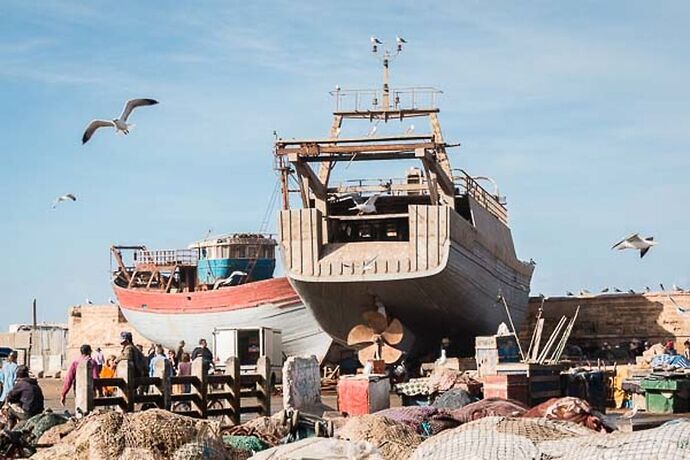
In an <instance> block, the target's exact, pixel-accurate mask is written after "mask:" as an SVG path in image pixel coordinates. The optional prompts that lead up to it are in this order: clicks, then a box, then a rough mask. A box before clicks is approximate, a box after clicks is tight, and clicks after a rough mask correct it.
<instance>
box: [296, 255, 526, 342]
mask: <svg viewBox="0 0 690 460" xmlns="http://www.w3.org/2000/svg"><path fill="white" fill-rule="evenodd" d="M489 265H490V264H489V263H487V262H486V261H484V260H481V259H478V258H476V257H473V256H472V254H470V253H468V251H466V250H464V249H463V248H462V247H459V246H456V245H453V246H452V247H451V251H450V256H449V259H448V263H447V265H446V267H445V268H444V270H442V271H441V272H439V273H437V274H434V275H431V276H425V277H420V278H407V279H401V280H390V281H354V282H322V283H314V282H308V281H306V282H305V281H300V280H296V279H291V280H290V282H291V284H292V285H293V287H294V288H295V290H296V291H297V292H299V294H300V296H301V298H302V300H303V301H304V303H305V304H306V305H307V306H308V307H309V308H310V310H311V311H312V312H313V314H314V317H315V318H316V320H317V321H318V323H319V325H320V326H321V327H322V328H323V329H324V330H325V331H326V332H327V333H328V334H329V335H331V336H332V337H333V338H334V339H335V340H337V341H338V342H341V343H344V342H345V341H346V340H347V334H348V332H349V331H350V329H352V328H353V327H354V326H355V325H357V324H359V323H362V314H363V313H364V312H365V311H367V310H371V308H372V298H373V297H374V296H375V297H376V298H377V299H378V300H380V301H381V302H382V303H383V304H384V305H385V306H386V312H387V313H388V314H389V315H390V316H392V317H395V318H398V319H400V321H402V323H403V324H404V325H405V327H406V328H407V329H408V330H409V331H410V332H411V333H412V334H414V339H415V340H416V342H417V344H418V345H423V344H425V343H426V344H431V343H432V342H434V343H435V342H436V341H437V340H438V339H439V338H440V337H445V336H448V337H452V338H453V340H454V342H455V344H456V345H457V346H458V347H459V348H461V349H463V350H468V349H470V348H471V347H472V345H473V340H474V337H475V336H478V335H491V334H495V333H496V329H497V327H498V325H499V324H500V323H501V322H505V323H506V324H509V320H508V317H507V315H506V311H505V308H504V306H503V305H502V304H499V303H497V293H498V292H501V293H502V294H503V296H504V297H505V299H506V302H507V304H508V305H509V308H510V313H511V316H512V319H513V322H514V323H515V325H516V327H519V326H518V325H519V324H521V323H522V321H523V319H524V317H525V314H526V312H527V303H528V300H529V277H526V276H525V275H524V274H521V273H516V272H511V271H509V270H508V271H506V272H504V273H498V272H496V271H495V270H489V269H488V266H489ZM406 342H408V343H411V342H410V341H409V338H408V340H407V341H406ZM422 348H423V347H422Z"/></svg>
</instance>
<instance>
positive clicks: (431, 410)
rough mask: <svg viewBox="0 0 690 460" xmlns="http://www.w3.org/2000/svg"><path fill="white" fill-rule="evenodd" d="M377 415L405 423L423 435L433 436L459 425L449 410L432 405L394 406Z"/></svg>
mask: <svg viewBox="0 0 690 460" xmlns="http://www.w3.org/2000/svg"><path fill="white" fill-rule="evenodd" d="M375 415H378V416H382V417H386V418H389V419H391V420H393V421H396V422H399V423H403V424H405V425H407V426H409V427H410V428H412V429H413V430H415V431H416V432H417V433H419V434H421V435H423V436H433V435H435V434H438V433H440V432H441V431H443V430H447V429H449V428H455V427H456V426H458V425H459V422H458V421H457V420H455V419H454V418H453V417H452V416H451V415H450V413H448V412H447V411H444V410H439V409H437V408H435V407H430V406H406V407H392V408H390V409H384V410H382V411H379V412H376V414H375Z"/></svg>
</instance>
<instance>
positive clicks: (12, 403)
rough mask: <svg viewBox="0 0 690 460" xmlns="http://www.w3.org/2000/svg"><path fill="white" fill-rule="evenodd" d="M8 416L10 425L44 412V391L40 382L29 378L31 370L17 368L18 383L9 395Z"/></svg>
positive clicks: (22, 367) (23, 367) (21, 367)
mask: <svg viewBox="0 0 690 460" xmlns="http://www.w3.org/2000/svg"><path fill="white" fill-rule="evenodd" d="M6 402H7V415H8V419H9V420H10V425H11V426H13V425H14V423H15V422H17V421H20V420H26V419H28V418H31V417H33V416H34V415H38V414H40V413H41V412H43V391H41V387H39V386H38V381H37V380H36V379H34V378H31V377H30V376H29V368H28V367H26V366H23V365H22V366H18V367H17V381H16V383H15V384H14V387H13V388H12V391H10V392H9V393H8V394H7V399H6Z"/></svg>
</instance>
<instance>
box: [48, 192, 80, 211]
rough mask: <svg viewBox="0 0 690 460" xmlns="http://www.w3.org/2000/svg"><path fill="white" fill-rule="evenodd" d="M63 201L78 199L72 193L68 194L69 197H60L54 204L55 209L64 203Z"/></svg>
mask: <svg viewBox="0 0 690 460" xmlns="http://www.w3.org/2000/svg"><path fill="white" fill-rule="evenodd" d="M63 201H77V197H76V196H75V195H73V194H71V193H68V194H67V195H62V196H59V197H57V198H56V199H55V201H54V202H53V209H55V207H57V205H58V204H60V203H62V202H63Z"/></svg>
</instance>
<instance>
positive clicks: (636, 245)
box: [611, 233, 657, 258]
mask: <svg viewBox="0 0 690 460" xmlns="http://www.w3.org/2000/svg"><path fill="white" fill-rule="evenodd" d="M655 244H657V242H656V241H654V237H653V236H649V237H647V238H642V237H641V236H640V235H639V234H638V233H634V234H632V235H630V236H629V237H627V238H626V239H624V240H621V241H619V242H618V243H616V244H614V245H613V246H611V249H618V250H619V251H622V250H623V249H639V251H640V258H642V257H644V255H645V254H647V251H649V248H651V247H652V246H654V245H655Z"/></svg>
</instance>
